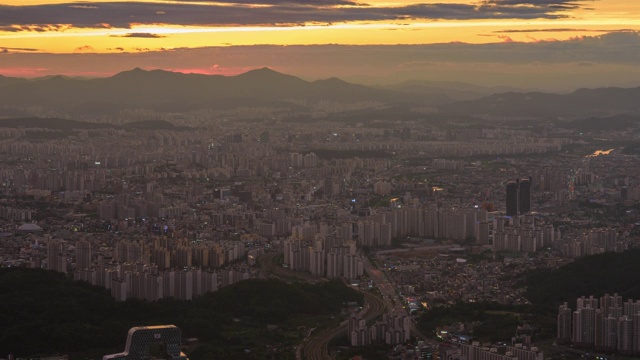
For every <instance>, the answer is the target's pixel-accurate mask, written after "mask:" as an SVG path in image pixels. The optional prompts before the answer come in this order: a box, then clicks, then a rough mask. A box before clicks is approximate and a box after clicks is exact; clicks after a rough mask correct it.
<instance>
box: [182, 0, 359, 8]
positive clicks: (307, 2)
mask: <svg viewBox="0 0 640 360" xmlns="http://www.w3.org/2000/svg"><path fill="white" fill-rule="evenodd" d="M169 1H174V2H180V1H182V0H169ZM192 1H193V2H202V3H219V4H225V3H226V4H244V5H283V4H284V5H301V6H314V7H315V6H335V5H342V6H355V5H358V6H367V5H368V4H365V3H357V2H355V1H349V0H262V1H256V0H192Z"/></svg>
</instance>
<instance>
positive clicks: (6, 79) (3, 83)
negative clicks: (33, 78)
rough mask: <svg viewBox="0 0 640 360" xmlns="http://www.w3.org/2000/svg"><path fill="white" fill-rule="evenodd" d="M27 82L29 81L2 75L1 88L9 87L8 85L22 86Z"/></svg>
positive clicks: (0, 78)
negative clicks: (21, 84)
mask: <svg viewBox="0 0 640 360" xmlns="http://www.w3.org/2000/svg"><path fill="white" fill-rule="evenodd" d="M27 81H29V80H27V79H22V78H15V77H7V76H3V75H0V87H3V86H8V85H14V84H20V83H25V82H27Z"/></svg>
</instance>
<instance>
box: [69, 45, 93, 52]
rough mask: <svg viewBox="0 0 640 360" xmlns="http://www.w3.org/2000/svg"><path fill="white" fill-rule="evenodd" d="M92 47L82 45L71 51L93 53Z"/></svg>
mask: <svg viewBox="0 0 640 360" xmlns="http://www.w3.org/2000/svg"><path fill="white" fill-rule="evenodd" d="M93 50H94V49H93V46H91V45H84V46H80V47H77V48H75V49H74V50H73V51H75V52H85V51H93Z"/></svg>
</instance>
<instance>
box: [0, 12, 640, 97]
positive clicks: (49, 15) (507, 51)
mask: <svg viewBox="0 0 640 360" xmlns="http://www.w3.org/2000/svg"><path fill="white" fill-rule="evenodd" d="M637 31H640V1H638V0H436V1H432V0H362V1H361V0H188V1H182V0H180V1H171V0H169V1H167V0H164V1H159V0H144V1H114V0H90V1H81V2H75V1H66V0H0V74H2V75H5V76H18V77H39V76H46V75H54V74H63V75H69V76H89V77H94V76H110V75H113V74H115V73H117V72H119V71H124V70H128V69H131V68H134V67H140V68H143V69H166V70H170V71H182V72H187V73H189V72H193V73H202V74H221V75H234V74H238V73H241V72H245V71H247V70H250V69H253V68H259V67H264V66H268V67H271V68H273V69H275V70H277V71H282V72H285V73H290V74H293V75H297V76H301V77H304V78H310V79H312V78H324V77H331V76H339V77H342V78H347V79H351V80H353V81H356V82H362V83H368V82H369V83H375V82H389V83H392V82H399V81H405V80H411V79H426V80H437V81H448V80H453V81H467V82H473V83H482V84H485V85H492V86H493V85H509V86H520V87H538V88H539V87H549V86H551V85H553V86H551V87H555V88H560V87H561V84H560V82H561V81H562V82H564V84H565V85H564V87H565V88H567V89H569V88H571V87H576V86H605V85H618V86H623V85H629V86H632V85H634V81H635V80H634V77H636V76H637V75H640V70H638V65H636V64H640V51H639V50H637V49H638V48H640V37H639V35H638V32H637ZM636 78H639V79H640V77H636ZM547 85H549V86H547ZM635 85H640V82H638V83H637V84H635Z"/></svg>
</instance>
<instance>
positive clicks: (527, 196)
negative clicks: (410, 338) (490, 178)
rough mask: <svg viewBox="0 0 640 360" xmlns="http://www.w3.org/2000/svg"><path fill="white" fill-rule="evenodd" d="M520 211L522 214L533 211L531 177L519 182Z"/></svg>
mask: <svg viewBox="0 0 640 360" xmlns="http://www.w3.org/2000/svg"><path fill="white" fill-rule="evenodd" d="M518 211H519V214H520V215H524V214H526V213H528V212H530V211H531V177H529V178H528V179H522V180H520V183H519V184H518Z"/></svg>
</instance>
